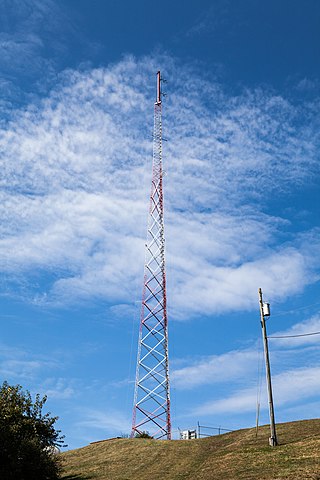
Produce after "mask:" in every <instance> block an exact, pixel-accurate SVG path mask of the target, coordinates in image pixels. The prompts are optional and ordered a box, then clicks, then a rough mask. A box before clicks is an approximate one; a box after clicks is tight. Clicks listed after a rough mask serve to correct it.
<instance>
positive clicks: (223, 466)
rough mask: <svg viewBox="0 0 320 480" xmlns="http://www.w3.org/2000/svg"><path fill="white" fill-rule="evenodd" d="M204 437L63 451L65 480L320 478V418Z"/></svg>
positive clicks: (118, 442) (123, 442)
mask: <svg viewBox="0 0 320 480" xmlns="http://www.w3.org/2000/svg"><path fill="white" fill-rule="evenodd" d="M269 432H270V431H269V427H268V426H264V427H260V429H259V433H258V437H256V431H255V429H246V430H237V431H235V432H231V433H227V434H224V435H218V436H215V437H211V438H203V439H198V440H189V441H182V440H174V441H167V440H164V441H160V440H159V441H156V440H149V439H132V440H131V439H116V440H109V441H105V442H101V443H96V444H91V445H88V446H87V447H84V448H80V449H78V450H71V451H69V452H66V453H63V454H62V455H61V456H62V459H63V463H64V475H63V477H62V478H63V480H93V479H96V480H160V479H161V480H182V479H183V480H191V479H192V480H215V479H217V480H218V479H219V480H267V479H268V480H298V479H299V480H300V479H301V480H320V419H317V420H304V421H299V422H291V423H282V424H279V425H277V434H278V440H279V446H278V447H274V448H272V447H269V445H268V438H269Z"/></svg>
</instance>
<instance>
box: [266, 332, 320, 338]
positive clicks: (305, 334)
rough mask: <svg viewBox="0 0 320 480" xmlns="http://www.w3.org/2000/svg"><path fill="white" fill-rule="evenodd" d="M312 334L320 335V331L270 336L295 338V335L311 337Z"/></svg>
mask: <svg viewBox="0 0 320 480" xmlns="http://www.w3.org/2000/svg"><path fill="white" fill-rule="evenodd" d="M311 335H320V332H313V333H301V334H300V335H282V336H272V337H268V338H295V337H309V336H311Z"/></svg>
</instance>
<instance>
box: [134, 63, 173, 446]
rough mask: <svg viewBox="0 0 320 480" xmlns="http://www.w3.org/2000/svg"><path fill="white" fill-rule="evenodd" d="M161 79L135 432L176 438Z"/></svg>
mask: <svg viewBox="0 0 320 480" xmlns="http://www.w3.org/2000/svg"><path fill="white" fill-rule="evenodd" d="M161 96H162V93H161V77H160V72H158V73H157V101H156V102H155V105H154V133H153V167H152V184H151V195H150V208H149V219H148V233H147V243H146V258H145V265H144V284H143V293H142V306H141V318H140V333H139V343H138V358H137V371H136V383H135V395H134V406H133V421H132V432H131V436H132V437H134V436H135V435H137V434H141V433H143V432H148V433H149V435H151V436H152V437H154V438H157V439H160V438H162V439H164V438H166V439H168V440H170V439H171V421H170V390H169V361H168V319H167V301H166V272H165V248H164V243H165V240H164V222H163V190H162V177H163V170H162V120H161V115H162V111H161Z"/></svg>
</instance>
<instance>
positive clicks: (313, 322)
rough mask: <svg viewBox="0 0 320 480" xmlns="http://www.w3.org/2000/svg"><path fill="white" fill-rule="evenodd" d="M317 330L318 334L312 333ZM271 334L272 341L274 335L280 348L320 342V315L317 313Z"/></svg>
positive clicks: (276, 345)
mask: <svg viewBox="0 0 320 480" xmlns="http://www.w3.org/2000/svg"><path fill="white" fill-rule="evenodd" d="M317 332H318V334H317V335H310V334H313V333H317ZM300 335H301V336H300ZM269 336H270V337H271V338H270V341H271V340H273V338H272V337H275V338H274V340H275V341H276V343H275V344H274V345H275V347H278V348H279V347H282V346H285V347H293V348H296V347H300V346H303V345H313V344H319V340H320V316H319V315H315V316H313V317H312V318H310V319H308V320H305V321H303V322H299V323H296V324H294V325H293V326H292V327H290V328H289V329H287V330H282V331H278V332H275V333H272V334H270V335H269ZM277 337H284V338H277ZM286 337H288V338H286ZM290 337H291V338H290Z"/></svg>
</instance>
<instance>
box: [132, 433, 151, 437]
mask: <svg viewBox="0 0 320 480" xmlns="http://www.w3.org/2000/svg"><path fill="white" fill-rule="evenodd" d="M134 438H153V437H152V436H151V435H149V432H140V433H136V435H135V437H134Z"/></svg>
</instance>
